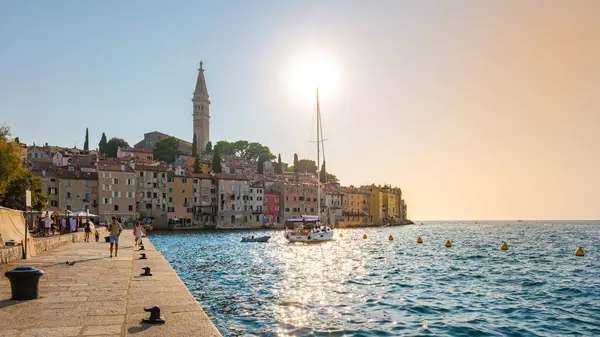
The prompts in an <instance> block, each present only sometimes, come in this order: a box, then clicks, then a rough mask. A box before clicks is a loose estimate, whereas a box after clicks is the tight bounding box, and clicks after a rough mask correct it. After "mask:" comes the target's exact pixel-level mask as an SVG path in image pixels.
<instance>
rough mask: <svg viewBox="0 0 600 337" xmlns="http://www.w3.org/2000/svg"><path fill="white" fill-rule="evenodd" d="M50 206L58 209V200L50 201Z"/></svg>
mask: <svg viewBox="0 0 600 337" xmlns="http://www.w3.org/2000/svg"><path fill="white" fill-rule="evenodd" d="M50 206H52V207H58V201H56V200H50Z"/></svg>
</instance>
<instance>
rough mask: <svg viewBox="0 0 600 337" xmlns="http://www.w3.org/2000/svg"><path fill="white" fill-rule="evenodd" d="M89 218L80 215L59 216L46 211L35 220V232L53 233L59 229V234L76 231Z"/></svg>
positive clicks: (84, 225) (41, 233) (44, 234)
mask: <svg viewBox="0 0 600 337" xmlns="http://www.w3.org/2000/svg"><path fill="white" fill-rule="evenodd" d="M87 223H89V220H87V219H83V218H82V217H81V216H66V217H63V216H60V215H58V214H56V213H52V214H51V213H50V212H46V213H45V215H44V216H40V217H39V218H38V220H37V231H36V232H37V233H38V235H39V236H47V235H50V234H52V235H54V234H56V231H57V230H59V232H60V234H67V233H72V232H77V231H78V230H79V228H82V227H83V228H85V227H86V225H87Z"/></svg>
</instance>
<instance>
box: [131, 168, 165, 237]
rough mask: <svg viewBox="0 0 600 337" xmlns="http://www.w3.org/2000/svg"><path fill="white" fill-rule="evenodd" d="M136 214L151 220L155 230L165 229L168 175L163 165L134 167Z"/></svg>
mask: <svg viewBox="0 0 600 337" xmlns="http://www.w3.org/2000/svg"><path fill="white" fill-rule="evenodd" d="M135 169H136V172H137V175H138V179H137V212H138V213H139V214H140V216H141V217H142V218H144V219H147V220H152V223H153V226H154V227H155V228H156V229H166V228H167V227H166V225H167V222H168V219H167V191H168V187H167V178H168V177H169V175H170V172H169V171H168V169H167V167H166V166H164V165H157V166H148V165H136V167H135Z"/></svg>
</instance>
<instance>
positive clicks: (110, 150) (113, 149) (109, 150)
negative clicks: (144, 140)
mask: <svg viewBox="0 0 600 337" xmlns="http://www.w3.org/2000/svg"><path fill="white" fill-rule="evenodd" d="M119 147H121V148H127V147H129V144H127V142H126V141H125V140H124V139H122V138H117V137H113V138H111V139H110V140H109V141H108V143H106V153H105V155H106V156H108V157H112V158H117V151H118V150H119Z"/></svg>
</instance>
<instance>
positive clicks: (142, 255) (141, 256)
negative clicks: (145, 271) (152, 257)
mask: <svg viewBox="0 0 600 337" xmlns="http://www.w3.org/2000/svg"><path fill="white" fill-rule="evenodd" d="M146 259H148V258H147V257H146V253H141V254H140V260H146Z"/></svg>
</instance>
